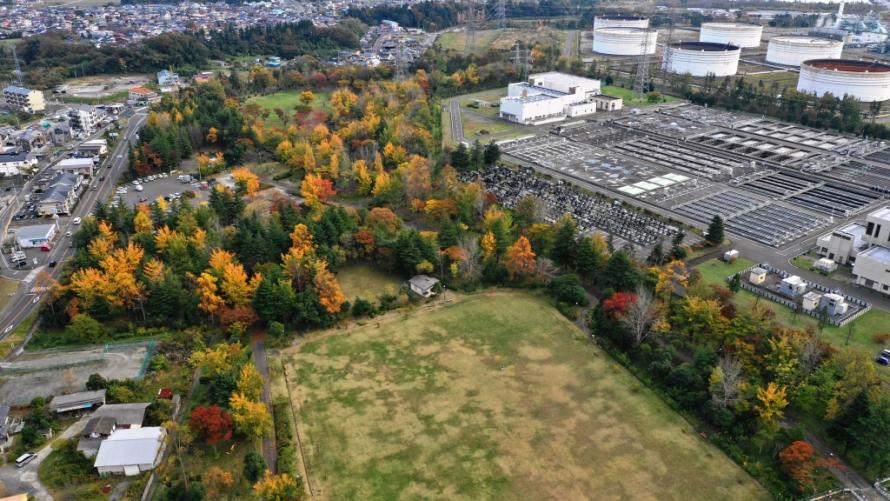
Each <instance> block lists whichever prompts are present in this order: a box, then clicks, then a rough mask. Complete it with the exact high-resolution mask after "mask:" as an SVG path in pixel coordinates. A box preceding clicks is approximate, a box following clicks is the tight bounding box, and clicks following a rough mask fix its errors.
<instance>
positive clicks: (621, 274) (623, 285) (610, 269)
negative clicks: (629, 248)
mask: <svg viewBox="0 0 890 501" xmlns="http://www.w3.org/2000/svg"><path fill="white" fill-rule="evenodd" d="M602 277H603V280H602V282H603V285H604V286H605V287H608V288H611V289H613V290H616V291H629V290H634V289H635V288H636V287H637V284H638V283H639V276H638V275H637V271H636V269H634V266H633V262H632V261H631V260H630V257H629V256H628V255H627V253H626V252H624V251H617V252H615V253H613V254H612V256H611V257H610V258H609V261H608V262H607V263H606V267H605V268H604V269H603V273H602Z"/></svg>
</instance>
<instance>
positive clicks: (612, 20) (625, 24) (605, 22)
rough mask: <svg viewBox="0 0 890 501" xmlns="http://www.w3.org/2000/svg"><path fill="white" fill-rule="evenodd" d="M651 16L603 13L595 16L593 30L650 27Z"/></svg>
mask: <svg viewBox="0 0 890 501" xmlns="http://www.w3.org/2000/svg"><path fill="white" fill-rule="evenodd" d="M648 27H649V18H647V17H641V16H613V15H603V16H596V17H594V18H593V31H596V30H598V29H601V28H648Z"/></svg>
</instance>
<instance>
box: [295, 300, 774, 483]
mask: <svg viewBox="0 0 890 501" xmlns="http://www.w3.org/2000/svg"><path fill="white" fill-rule="evenodd" d="M282 356H283V357H284V362H285V363H286V364H287V365H288V375H289V378H290V382H289V387H290V391H291V392H292V393H291V399H292V401H293V402H294V403H295V406H296V407H297V421H298V426H299V428H300V432H301V434H302V435H303V437H305V438H304V449H305V451H306V454H307V459H308V462H309V464H310V465H311V472H310V479H311V482H312V485H313V486H315V489H317V490H319V491H320V492H322V493H323V497H324V498H326V499H364V500H376V499H473V500H475V499H584V498H590V497H591V496H593V497H595V498H598V499H662V500H668V499H678V500H679V499H682V500H696V499H702V500H705V499H707V500H711V499H745V500H749V499H766V498H767V497H768V494H767V493H766V491H765V490H764V489H763V488H762V487H761V486H760V485H759V484H758V483H756V482H755V481H754V480H753V479H752V478H751V477H750V476H748V475H747V474H746V473H745V472H744V471H743V470H742V469H740V468H739V467H738V466H737V465H736V464H735V463H733V462H732V461H731V460H730V459H729V458H727V457H726V456H725V455H723V454H722V453H721V452H720V451H719V450H718V449H716V448H715V447H714V446H712V445H711V444H709V443H708V442H707V441H705V440H704V439H702V438H701V437H700V436H699V435H698V433H697V432H696V430H695V429H694V428H693V427H692V426H691V425H690V424H689V423H688V422H687V421H685V420H684V419H683V418H682V417H680V416H679V415H678V414H676V413H675V412H673V411H672V410H671V409H670V408H669V407H668V406H667V405H666V404H665V403H664V402H663V401H662V400H660V399H659V397H658V396H657V395H656V394H654V393H653V392H651V391H650V390H648V389H647V388H646V387H645V386H643V385H642V384H641V383H640V382H639V381H638V380H637V379H635V378H634V377H632V376H631V375H630V374H629V373H628V372H626V371H625V370H624V368H622V367H621V366H620V365H619V364H617V363H615V362H614V361H613V360H612V359H611V358H610V357H608V356H607V355H606V354H605V353H604V352H602V351H600V350H599V349H598V348H596V347H595V346H593V345H592V344H591V343H590V341H589V340H588V339H587V338H586V336H585V335H584V334H583V333H582V332H580V331H579V330H578V329H577V328H576V327H575V326H574V325H573V324H572V323H570V322H569V321H568V320H566V319H565V318H564V317H563V316H562V315H560V314H559V313H558V312H557V311H556V310H555V309H554V308H553V307H552V306H551V305H550V303H549V301H546V300H544V299H541V298H540V297H537V296H534V295H531V294H529V293H525V292H515V291H510V292H506V291H504V292H486V293H480V294H475V295H471V296H463V297H458V298H457V299H455V300H454V301H453V302H450V303H443V302H441V301H439V302H436V303H433V304H431V305H425V306H422V307H419V308H418V309H417V310H415V311H414V312H413V313H410V314H408V313H404V312H402V311H399V312H393V313H391V314H388V315H386V316H383V317H379V318H377V319H375V320H374V321H373V322H368V323H367V324H366V325H364V326H356V327H355V328H352V329H351V330H349V331H348V332H344V331H342V330H334V331H328V332H321V333H316V334H314V335H311V336H309V337H307V338H305V339H304V340H302V341H301V343H300V345H299V346H297V347H294V348H291V349H288V350H285V351H284V352H283V353H282ZM592 493H595V496H594V495H593V494H592Z"/></svg>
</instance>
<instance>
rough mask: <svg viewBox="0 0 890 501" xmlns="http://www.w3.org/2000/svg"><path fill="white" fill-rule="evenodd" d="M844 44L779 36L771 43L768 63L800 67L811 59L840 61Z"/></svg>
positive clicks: (825, 39) (802, 37) (818, 39)
mask: <svg viewBox="0 0 890 501" xmlns="http://www.w3.org/2000/svg"><path fill="white" fill-rule="evenodd" d="M843 50H844V42H841V41H839V40H829V39H827V38H814V37H805V36H778V37H773V38H771V39H770V41H769V45H768V46H767V49H766V61H767V62H769V63H775V64H785V65H788V66H800V63H802V62H804V61H807V60H809V59H840V58H841V51H843Z"/></svg>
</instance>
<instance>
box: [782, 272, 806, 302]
mask: <svg viewBox="0 0 890 501" xmlns="http://www.w3.org/2000/svg"><path fill="white" fill-rule="evenodd" d="M776 290H777V292H778V293H779V294H781V295H783V296H785V297H789V298H796V297H800V296H802V295H803V294H804V293H805V292H806V291H807V283H806V282H804V281H803V279H802V278H800V277H799V276H797V275H791V276H790V277H787V278H783V279H782V281H781V282H779V285H778V287H777V289H776Z"/></svg>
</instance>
